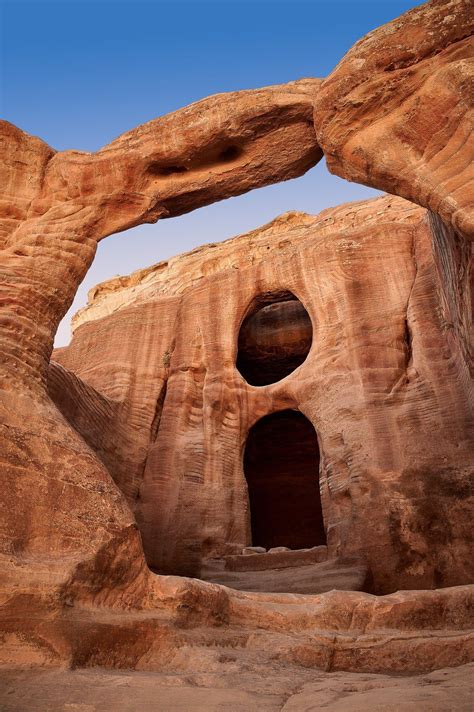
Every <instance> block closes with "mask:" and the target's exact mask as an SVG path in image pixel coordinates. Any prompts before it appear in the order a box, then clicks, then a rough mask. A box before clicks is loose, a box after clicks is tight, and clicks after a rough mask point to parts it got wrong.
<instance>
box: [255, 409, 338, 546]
mask: <svg viewBox="0 0 474 712" xmlns="http://www.w3.org/2000/svg"><path fill="white" fill-rule="evenodd" d="M319 461H320V455H319V446H318V439H317V435H316V431H315V429H314V427H313V425H312V423H311V422H310V421H309V420H308V419H307V418H306V417H305V416H304V415H303V414H302V413H300V412H299V411H296V410H282V411H279V412H277V413H272V414H270V415H266V416H264V417H263V418H261V419H260V420H259V421H257V423H255V425H253V426H252V428H251V429H250V431H249V434H248V437H247V442H246V446H245V452H244V472H245V477H246V479H247V486H248V494H249V503H250V519H251V528H252V544H253V546H263V547H265V549H270V548H272V547H276V546H286V547H288V548H289V549H306V548H310V547H313V546H318V545H321V544H326V533H325V529H324V521H323V513H322V507H321V495H320V490H319Z"/></svg>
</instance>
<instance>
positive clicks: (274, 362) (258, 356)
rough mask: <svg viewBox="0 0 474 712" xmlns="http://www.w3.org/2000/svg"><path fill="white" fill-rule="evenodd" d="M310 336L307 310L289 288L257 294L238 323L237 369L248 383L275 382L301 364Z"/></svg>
mask: <svg viewBox="0 0 474 712" xmlns="http://www.w3.org/2000/svg"><path fill="white" fill-rule="evenodd" d="M312 340H313V326H312V324H311V319H310V317H309V314H308V312H307V311H306V309H305V308H304V306H303V304H302V303H301V302H300V301H299V300H298V299H297V298H296V297H295V295H294V294H292V292H273V293H269V294H263V295H260V296H259V297H257V298H256V300H255V301H254V303H253V304H252V306H251V307H250V309H249V312H248V314H247V316H246V317H245V319H244V321H243V323H242V326H241V327H240V332H239V342H238V354H237V364H236V365H237V369H238V370H239V371H240V373H241V374H242V376H243V377H244V378H245V380H246V381H247V383H250V385H251V386H267V385H269V384H270V383H275V382H276V381H280V380H281V379H282V378H285V377H286V376H288V375H289V374H290V373H292V372H293V371H294V370H295V369H296V368H298V366H301V364H302V363H303V362H304V361H305V359H306V357H307V355H308V353H309V350H310V348H311V343H312Z"/></svg>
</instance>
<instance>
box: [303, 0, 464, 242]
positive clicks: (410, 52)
mask: <svg viewBox="0 0 474 712" xmlns="http://www.w3.org/2000/svg"><path fill="white" fill-rule="evenodd" d="M473 30H474V15H473V13H472V2H471V1H470V0H431V2H427V3H424V4H422V5H420V6H419V7H416V8H414V9H413V10H410V11H409V12H407V13H405V14H404V15H402V16H401V17H399V18H397V19H396V20H394V21H393V22H390V23H389V24H387V25H384V26H383V27H380V28H378V29H377V30H374V31H373V32H370V33H369V34H368V35H367V36H366V37H364V38H363V39H362V40H359V42H357V43H356V44H355V45H354V47H353V48H352V49H351V50H350V51H349V52H348V53H347V54H346V56H345V57H344V58H343V59H342V61H341V62H340V63H339V64H338V66H337V67H336V68H335V70H334V71H333V72H332V73H331V74H330V75H329V77H328V78H327V79H326V80H325V81H324V82H323V85H322V87H321V90H320V92H319V93H318V96H317V97H316V105H315V128H316V133H317V136H318V140H319V142H320V145H321V146H322V148H323V150H324V154H325V157H326V161H327V164H328V168H329V170H330V171H331V172H333V173H337V175H340V176H343V177H344V178H347V179H349V180H352V181H356V182H357V183H365V184H366V185H371V186H374V187H376V188H381V189H382V190H386V191H388V192H390V193H396V194H397V195H401V196H403V197H404V198H408V199H409V200H412V201H413V202H415V203H419V204H420V205H424V206H425V207H427V208H430V209H431V210H432V211H434V212H436V213H437V214H438V215H440V216H441V218H442V219H443V220H444V222H445V223H446V224H447V225H451V226H452V227H453V228H454V229H455V230H456V231H457V232H459V233H460V234H461V235H464V236H465V237H468V238H470V239H474V221H473V215H474V195H473V190H472V181H473V179H474V168H473V166H474V132H473V127H474V116H473V110H472V96H473V95H474V72H473V66H474V64H473V58H474V43H473V38H472V33H473Z"/></svg>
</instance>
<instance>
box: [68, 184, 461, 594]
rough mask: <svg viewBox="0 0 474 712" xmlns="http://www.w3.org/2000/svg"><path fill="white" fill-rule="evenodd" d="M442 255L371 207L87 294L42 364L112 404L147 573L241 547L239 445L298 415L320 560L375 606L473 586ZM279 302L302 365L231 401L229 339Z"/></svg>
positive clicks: (417, 225)
mask: <svg viewBox="0 0 474 712" xmlns="http://www.w3.org/2000/svg"><path fill="white" fill-rule="evenodd" d="M432 225H433V226H434V227H431V226H432ZM442 236H444V239H441V237H442ZM445 238H446V235H445V233H444V232H442V231H441V228H440V226H439V224H437V223H436V222H434V223H433V222H430V219H429V215H428V213H427V212H426V211H424V210H422V209H419V208H417V207H416V206H413V205H412V204H410V203H407V202H405V201H403V200H401V199H396V198H391V197H384V198H380V199H376V200H372V201H367V202H363V203H356V204H350V205H346V206H341V207H340V208H335V209H331V210H326V211H324V212H323V213H322V214H321V215H319V216H314V217H313V216H309V215H298V214H293V215H292V214H290V215H287V216H282V217H281V218H279V219H277V220H275V221H274V222H273V223H270V224H269V225H268V226H265V227H264V228H262V229H260V230H256V231H254V232H252V233H250V234H248V235H244V236H242V237H240V238H236V239H234V240H231V241H227V242H225V243H223V244H221V245H215V246H211V247H209V248H206V247H204V248H201V249H200V250H199V251H194V252H193V253H191V254H190V255H184V256H181V257H179V258H176V260H173V261H172V262H171V264H170V265H169V266H164V265H158V266H157V267H156V268H150V269H149V270H145V271H143V272H142V273H137V274H135V275H132V276H131V277H130V278H129V279H126V278H122V279H121V280H120V281H112V283H110V284H109V283H106V284H104V285H100V286H99V287H98V288H97V292H96V293H97V294H98V295H99V299H98V302H97V305H96V304H95V302H94V300H92V303H91V305H90V306H89V307H88V308H86V309H85V310H84V311H83V312H82V315H81V319H82V325H81V326H80V327H79V328H77V329H76V332H75V336H74V338H73V341H72V344H71V346H70V347H69V348H68V349H62V350H61V351H60V353H59V354H58V358H59V359H60V360H61V363H62V364H63V365H65V366H66V367H67V368H70V369H72V370H74V371H75V372H76V373H77V374H78V375H79V376H80V377H81V378H83V379H84V380H86V381H87V382H88V383H89V385H92V386H94V387H95V388H97V389H98V390H99V391H101V392H102V393H104V394H105V395H107V396H108V397H114V398H118V399H119V400H121V406H120V407H121V420H120V423H121V427H122V428H123V429H124V430H125V431H128V433H129V435H128V437H127V438H126V439H124V441H123V445H120V444H118V445H117V448H118V450H120V449H121V448H123V450H126V451H127V457H122V458H121V459H120V458H118V460H117V464H116V465H115V466H113V467H112V468H111V472H112V474H113V476H114V478H115V480H116V482H117V483H118V484H119V486H120V488H121V489H122V490H123V491H124V492H125V493H126V494H127V496H128V498H129V502H130V504H131V506H132V508H133V509H134V511H135V515H136V517H137V521H138V523H139V527H140V530H141V534H142V538H143V542H144V547H145V551H146V554H147V558H148V562H149V564H150V565H151V566H152V567H153V568H155V569H157V570H158V571H162V572H170V573H186V574H192V575H198V574H199V570H200V562H201V560H202V558H203V557H206V556H210V555H215V554H223V553H231V552H232V551H237V550H239V549H240V548H241V547H242V546H244V545H247V544H249V543H250V536H251V534H250V522H249V517H250V515H249V504H248V494H247V485H246V480H245V475H244V472H243V468H242V452H243V448H244V445H245V440H246V437H247V433H248V430H249V428H250V427H251V426H252V425H253V424H254V423H255V422H256V421H257V420H258V419H259V418H260V417H262V416H264V415H267V414H268V413H272V412H275V411H278V410H283V409H285V408H296V409H299V410H301V412H302V413H304V414H305V415H306V416H307V417H308V418H309V419H310V420H311V422H312V423H313V425H314V427H315V429H316V431H317V433H318V439H319V446H320V450H321V457H322V468H321V475H320V479H321V486H322V497H323V512H324V519H325V524H326V528H327V537H328V546H329V551H330V554H333V555H336V554H337V555H352V554H361V553H362V554H363V555H365V556H366V557H367V558H368V560H369V563H370V566H371V569H372V572H373V575H374V581H375V588H376V590H377V591H378V592H387V591H391V590H396V589H397V588H424V587H426V588H431V587H433V586H446V585H456V584H460V583H466V582H468V581H472V580H473V574H474V572H473V571H472V568H471V564H470V557H469V547H470V527H471V525H470V511H471V510H470V506H472V500H470V499H469V495H470V494H472V492H471V489H470V485H469V480H470V477H472V456H471V452H472V446H473V442H472V425H473V419H472V415H473V414H472V389H471V386H470V379H469V358H468V349H469V341H468V322H469V320H470V310H469V280H468V272H467V270H466V265H467V259H468V254H469V245H468V244H467V243H465V242H462V241H461V242H460V241H458V240H456V238H455V236H453V235H451V236H450V238H449V240H447V239H445ZM168 273H169V278H168ZM180 274H181V275H182V278H181V279H180ZM284 290H289V291H291V292H292V293H293V294H294V295H296V296H297V297H298V298H299V299H300V301H301V302H302V304H303V305H304V307H305V308H306V309H307V311H308V313H309V316H310V318H311V320H312V325H313V339H312V347H311V350H310V353H309V355H308V357H307V359H306V360H305V361H304V363H303V364H302V365H301V366H300V367H299V368H298V369H297V370H296V371H294V372H293V373H292V374H291V375H289V376H288V377H287V378H285V379H283V380H282V381H279V382H277V383H274V384H272V385H268V386H264V387H253V386H249V385H248V384H247V383H246V382H245V380H244V379H243V378H242V376H241V375H240V373H239V372H238V370H237V369H236V357H237V345H238V336H239V327H240V325H241V323H242V321H243V320H244V317H245V315H246V313H247V311H248V309H249V306H250V305H251V304H252V303H253V301H254V300H255V299H258V298H259V297H261V296H262V294H263V295H268V294H271V293H272V292H273V293H276V294H278V293H281V292H282V291H284ZM448 293H449V294H448ZM449 295H451V296H449ZM461 295H462V296H461ZM121 300H122V303H121ZM112 310H115V311H114V313H113V314H110V315H108V314H109V311H112ZM453 311H454V314H453ZM101 312H102V313H104V314H106V316H104V317H102V318H100V315H101ZM88 315H89V317H90V318H91V319H92V321H89V322H86V321H85V319H87V316H88ZM71 422H73V423H74V418H72V419H71ZM131 433H136V434H137V435H136V437H135V435H132V434H131ZM111 437H112V439H114V437H113V434H112V433H111ZM114 440H115V439H114ZM134 442H136V443H137V447H136V449H135V450H134V448H133V443H134ZM145 449H147V452H146V455H145ZM144 455H145V456H144ZM125 461H126V462H127V467H123V463H124V462H125Z"/></svg>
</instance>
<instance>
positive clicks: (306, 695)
mask: <svg viewBox="0 0 474 712" xmlns="http://www.w3.org/2000/svg"><path fill="white" fill-rule="evenodd" d="M233 658H234V656H233V654H230V655H229V656H228V659H227V658H226V659H225V660H224V659H223V660H222V672H220V671H213V672H208V673H207V672H199V673H187V674H183V673H181V674H177V673H173V674H171V673H153V672H128V671H116V670H114V671H105V670H99V669H93V670H90V669H89V670H76V671H70V670H56V669H55V670H44V669H43V670H39V669H36V670H22V671H18V670H7V669H3V670H1V673H0V681H1V685H0V709H1V711H2V712H254V711H255V712H266V711H268V712H270V711H271V712H273V711H275V712H277V711H278V712H316V710H320V709H324V710H337V711H338V712H346V711H347V712H367V711H370V712H382V711H387V710H396V711H397V712H398V711H399V710H402V712H405V711H406V712H408V711H413V712H425V711H428V710H429V711H433V712H435V711H436V712H438V711H448V710H449V711H452V712H464V711H466V712H471V710H473V709H474V664H473V665H465V666H463V667H459V668H446V669H444V670H438V671H436V672H432V673H428V674H422V675H417V676H412V677H390V676H387V675H370V674H356V673H343V672H337V673H324V672H320V671H315V670H307V669H304V668H300V667H298V668H296V667H291V666H278V665H275V666H272V667H271V668H270V669H269V668H268V667H266V668H264V669H258V667H254V666H253V665H252V666H248V669H244V668H243V666H242V664H240V662H239V661H238V660H234V659H233Z"/></svg>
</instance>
